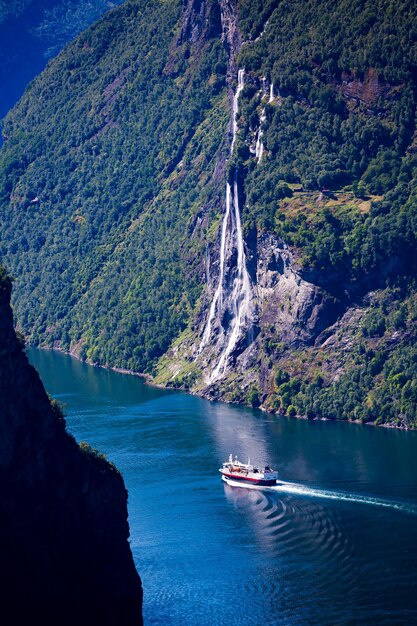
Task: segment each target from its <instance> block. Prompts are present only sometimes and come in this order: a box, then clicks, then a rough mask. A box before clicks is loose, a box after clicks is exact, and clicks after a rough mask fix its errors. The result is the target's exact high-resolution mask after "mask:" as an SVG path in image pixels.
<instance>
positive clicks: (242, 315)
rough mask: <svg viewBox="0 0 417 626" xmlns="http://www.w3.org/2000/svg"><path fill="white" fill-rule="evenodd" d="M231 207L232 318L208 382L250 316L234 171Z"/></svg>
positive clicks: (220, 371)
mask: <svg viewBox="0 0 417 626" xmlns="http://www.w3.org/2000/svg"><path fill="white" fill-rule="evenodd" d="M227 186H228V187H230V184H229V183H227ZM233 208H234V213H233V216H234V222H235V223H234V226H235V232H236V247H237V276H236V277H235V280H234V284H233V291H232V298H231V300H232V307H233V318H232V322H231V330H230V335H229V340H228V342H227V344H226V346H225V347H224V349H223V350H222V352H221V354H220V358H219V362H218V364H217V366H216V367H215V369H214V370H213V372H212V374H211V376H210V382H214V381H215V380H217V379H218V378H219V376H221V375H222V374H224V372H225V369H226V366H227V359H228V358H229V356H230V355H231V354H232V352H233V350H234V349H235V347H236V345H237V342H238V341H239V338H240V336H241V332H242V329H243V328H245V326H247V325H248V324H250V322H251V318H252V289H251V281H250V277H249V273H248V270H247V268H246V255H245V247H244V243H243V234H242V223H241V220H240V210H239V190H238V184H237V174H236V173H235V177H234V181H233Z"/></svg>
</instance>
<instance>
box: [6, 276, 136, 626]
mask: <svg viewBox="0 0 417 626" xmlns="http://www.w3.org/2000/svg"><path fill="white" fill-rule="evenodd" d="M10 292H11V281H10V279H9V278H8V276H7V275H6V274H5V273H4V270H3V269H2V268H0V355H1V358H0V395H1V403H2V404H1V411H0V491H1V500H0V549H1V555H2V556H1V559H2V568H1V575H0V579H1V585H0V599H1V607H2V609H1V612H2V621H3V623H5V624H28V623H42V624H51V625H52V624H75V623H91V624H96V623H100V624H109V625H110V624H126V625H127V624H132V625H133V624H135V625H137V624H140V623H142V618H141V606H142V590H141V585H140V580H139V577H138V575H137V573H136V570H135V567H134V564H133V558H132V554H131V552H130V547H129V543H128V536H129V528H128V523H127V493H126V490H125V487H124V484H123V480H122V477H121V476H120V474H119V473H118V471H117V470H116V468H114V467H113V466H112V465H110V464H109V463H108V462H107V461H106V460H105V459H104V457H102V456H101V455H100V454H98V453H97V452H95V451H94V450H92V449H90V448H89V447H88V446H87V445H86V444H84V445H83V446H82V447H81V448H80V447H79V446H78V445H77V443H76V442H75V440H74V439H73V438H72V437H71V436H70V435H68V433H67V432H66V431H65V421H64V419H63V417H62V414H61V411H60V409H59V407H58V406H57V404H56V403H55V402H54V401H51V400H50V398H48V396H47V394H46V393H45V390H44V388H43V386H42V383H41V381H40V379H39V376H38V375H37V373H36V371H35V370H34V369H33V367H31V366H30V365H29V363H28V360H27V357H26V355H25V353H24V351H23V349H22V345H21V343H20V342H19V341H18V339H17V338H16V335H15V333H14V330H13V319H12V311H11V308H10V304H9V300H10Z"/></svg>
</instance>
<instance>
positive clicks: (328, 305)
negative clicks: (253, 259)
mask: <svg viewBox="0 0 417 626" xmlns="http://www.w3.org/2000/svg"><path fill="white" fill-rule="evenodd" d="M257 248H258V261H257V268H256V279H257V281H256V282H257V297H258V308H259V326H260V329H261V332H263V334H264V336H268V335H273V336H277V337H280V338H281V340H282V342H283V343H284V344H285V345H286V347H291V348H297V347H299V346H301V345H306V344H310V343H312V342H313V341H314V340H315V338H316V337H317V336H318V335H319V334H320V333H321V332H322V331H323V330H324V329H325V328H327V326H329V324H330V323H333V321H334V320H335V319H336V316H337V312H338V307H337V304H336V301H335V300H334V299H333V298H332V297H331V296H330V295H329V294H328V293H327V292H325V291H324V290H323V289H321V288H320V287H318V286H317V285H314V284H312V283H310V282H307V281H306V280H304V279H303V278H302V277H301V275H300V274H299V273H298V272H297V270H296V266H295V262H294V259H293V257H292V254H291V252H290V250H289V249H288V247H287V246H286V245H285V244H284V243H282V242H280V241H278V240H277V239H276V238H274V237H273V235H269V234H266V235H263V236H261V237H260V239H259V240H258V246H257Z"/></svg>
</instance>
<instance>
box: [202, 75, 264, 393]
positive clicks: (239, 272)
mask: <svg viewBox="0 0 417 626" xmlns="http://www.w3.org/2000/svg"><path fill="white" fill-rule="evenodd" d="M244 76H245V70H243V69H241V70H239V72H238V86H237V90H236V93H235V94H234V97H233V112H232V142H231V146H230V155H231V156H232V155H233V150H234V146H235V142H236V134H237V126H238V124H237V117H238V112H239V96H240V94H241V93H242V90H243V88H244ZM233 249H234V250H236V252H237V261H236V270H235V275H234V279H233V286H232V289H231V293H228V291H227V289H226V286H225V284H224V283H225V269H226V254H227V252H228V251H229V256H230V250H233ZM219 265H220V267H219V282H218V285H217V289H216V291H215V293H214V296H213V299H212V302H211V305H210V310H209V315H208V319H207V322H206V325H205V328H204V332H203V337H202V339H201V343H200V346H199V350H198V352H199V353H200V352H201V351H202V349H203V348H204V346H206V345H207V344H208V343H209V341H210V337H211V334H212V329H213V324H214V323H215V322H216V324H217V326H218V327H219V328H220V329H221V331H222V333H221V336H220V338H221V339H222V340H223V342H224V343H223V345H222V347H221V351H220V356H219V361H218V363H217V365H216V367H215V368H214V370H213V371H212V373H211V375H210V382H214V381H215V380H217V379H218V378H219V376H221V375H222V374H224V372H225V369H226V366H227V360H228V358H229V356H230V355H231V354H232V352H233V350H234V349H235V347H236V345H237V343H238V341H239V338H240V337H241V334H242V330H243V328H244V327H245V326H247V325H248V324H250V322H251V320H252V289H251V281H250V277H249V273H248V270H247V268H246V255H245V248H244V241H243V234H242V223H241V219H240V209H239V189H238V177H237V172H235V173H234V178H233V185H232V184H231V183H230V182H229V181H227V182H226V210H225V213H224V217H223V223H222V230H221V239H220V263H219ZM226 299H227V300H228V302H227V308H228V310H230V312H231V314H232V316H231V322H230V326H229V328H228V329H227V330H226V332H225V330H224V329H223V327H222V312H223V305H224V303H225V301H226ZM220 338H219V339H220Z"/></svg>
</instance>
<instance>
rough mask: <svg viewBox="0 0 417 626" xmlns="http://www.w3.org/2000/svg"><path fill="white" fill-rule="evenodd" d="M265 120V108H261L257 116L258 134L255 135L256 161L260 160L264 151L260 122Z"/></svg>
mask: <svg viewBox="0 0 417 626" xmlns="http://www.w3.org/2000/svg"><path fill="white" fill-rule="evenodd" d="M265 120H266V113H265V109H262V113H261V116H260V118H259V122H260V124H259V129H258V135H257V138H256V146H255V156H256V158H257V159H258V163H260V162H261V160H262V156H263V153H264V144H263V141H262V137H263V134H264V131H263V130H262V124H263V123H264V122H265Z"/></svg>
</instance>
